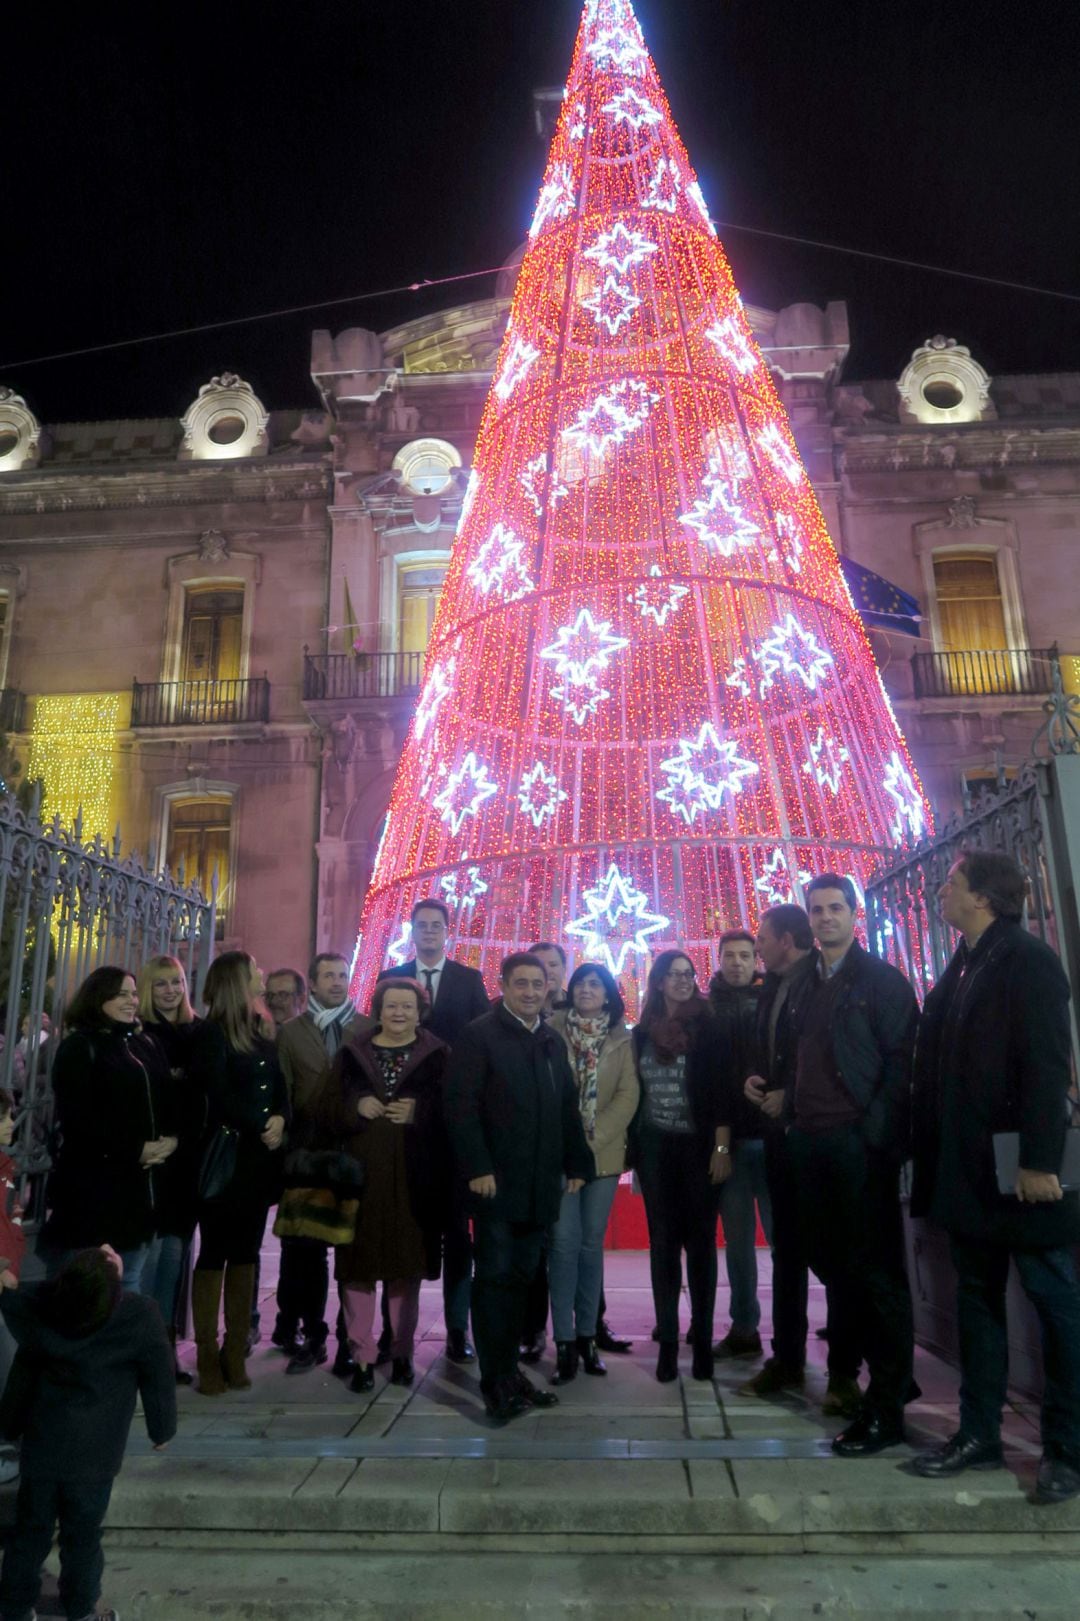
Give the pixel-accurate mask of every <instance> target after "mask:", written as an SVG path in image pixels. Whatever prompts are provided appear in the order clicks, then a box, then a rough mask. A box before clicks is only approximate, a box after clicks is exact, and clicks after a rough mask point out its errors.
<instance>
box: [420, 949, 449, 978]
mask: <svg viewBox="0 0 1080 1621" xmlns="http://www.w3.org/2000/svg"><path fill="white" fill-rule="evenodd" d="M445 967H446V954H445V952H444V953H443V955H442V956H441V957H440V958H439V960H438V962H436V963H432V965H431V967H430V968H429V967H428V966H427V964H426V963H422V962H421V961H420V958H419V957H417V959H416V972H417V973H418V974H441V973H442V971H443V969H444V968H445Z"/></svg>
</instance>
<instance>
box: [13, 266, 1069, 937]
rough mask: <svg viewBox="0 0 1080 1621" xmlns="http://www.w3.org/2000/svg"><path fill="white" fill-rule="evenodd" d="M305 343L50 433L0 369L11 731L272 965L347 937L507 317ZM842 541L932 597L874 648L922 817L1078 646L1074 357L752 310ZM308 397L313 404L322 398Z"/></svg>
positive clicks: (969, 772) (1006, 747)
mask: <svg viewBox="0 0 1080 1621" xmlns="http://www.w3.org/2000/svg"><path fill="white" fill-rule="evenodd" d="M515 270H516V259H515V260H512V261H511V262H510V264H508V266H507V269H506V271H505V272H504V274H503V277H502V278H501V280H500V283H499V285H498V287H497V289H496V296H495V297H493V298H491V299H489V300H486V301H483V302H479V303H473V304H468V305H464V306H460V307H458V308H455V309H451V310H447V311H445V312H442V313H440V314H438V315H434V316H425V317H423V318H421V319H419V320H415V321H412V322H409V323H407V324H405V325H403V326H400V327H398V328H395V329H394V330H393V331H390V332H386V333H382V334H374V333H371V332H366V331H363V330H359V329H353V330H349V331H346V332H343V333H340V334H339V335H338V336H336V337H333V336H331V334H330V333H329V332H316V333H315V334H314V336H313V340H312V354H311V379H312V383H313V385H314V389H315V391H316V396H317V398H318V404H317V405H316V406H314V407H313V408H312V409H310V410H293V411H274V410H269V411H268V410H267V409H266V408H265V407H264V406H263V405H262V404H261V402H260V401H259V400H258V398H257V396H256V395H255V393H254V392H253V390H252V388H251V387H250V386H249V385H248V384H247V383H245V382H243V381H242V380H241V379H239V378H236V377H233V376H229V375H225V376H221V377H217V378H214V379H212V380H211V381H210V382H209V383H208V384H207V385H206V386H205V387H204V388H203V389H202V390H200V393H199V396H198V398H197V399H196V400H195V401H193V402H192V403H191V405H190V406H189V407H188V409H187V410H186V411H185V413H184V414H183V416H182V417H178V418H164V419H160V420H153V421H121V422H107V423H104V422H103V423H80V424H56V425H51V426H49V425H43V424H42V423H40V422H39V420H38V418H37V416H36V415H35V414H34V411H33V410H32V409H31V406H30V405H29V404H27V403H26V401H24V400H23V399H22V398H21V396H19V395H17V394H15V393H13V392H11V391H10V390H0V685H2V687H3V696H2V699H0V728H2V729H3V730H4V732H5V734H6V735H7V736H8V737H9V739H11V740H13V741H14V743H15V745H16V747H17V750H18V753H19V755H20V757H21V758H22V759H23V761H24V763H26V764H27V765H28V767H29V769H30V770H31V771H33V772H35V774H40V775H42V776H43V777H44V778H45V782H46V789H47V795H48V804H49V807H50V808H52V809H54V810H56V811H58V812H59V813H60V814H61V815H62V816H64V817H65V818H70V817H71V816H73V814H74V812H75V809H76V808H77V806H78V805H79V804H80V803H81V804H82V805H83V806H84V810H85V814H86V817H87V820H88V822H89V823H90V824H91V830H92V831H93V830H97V829H100V831H102V832H103V833H105V832H108V831H109V830H110V829H111V828H112V827H113V826H114V825H115V824H116V823H117V822H119V823H120V825H121V827H122V829H123V838H124V844H125V847H127V848H131V847H137V848H139V849H140V850H142V851H144V852H149V853H150V854H151V856H152V857H153V859H154V860H155V861H159V862H163V863H164V862H166V861H168V862H170V863H173V864H175V862H176V861H177V860H179V859H180V858H181V857H182V858H183V859H184V860H185V863H186V868H187V871H188V872H189V873H190V872H191V871H192V869H193V868H194V869H195V870H196V871H198V872H199V874H200V875H201V876H202V877H203V878H204V880H208V879H209V877H210V875H211V873H212V872H213V871H214V870H215V869H216V870H218V871H219V873H220V874H221V881H222V914H223V915H222V921H221V937H222V940H223V942H225V943H242V944H243V945H244V946H245V947H247V948H248V949H250V950H252V951H253V952H254V953H255V955H256V956H257V958H258V960H259V961H260V963H261V964H262V966H263V967H264V968H271V967H275V966H277V965H278V964H279V963H288V962H295V963H296V964H298V965H300V966H302V965H303V963H304V960H305V958H306V956H307V954H308V952H309V950H310V948H311V947H312V946H313V945H315V944H318V946H319V947H320V948H321V947H323V946H325V945H327V944H328V943H330V942H333V943H335V944H336V945H337V946H338V947H339V948H340V949H344V950H346V951H348V950H349V949H350V946H351V942H352V939H353V937H354V932H355V927H356V922H357V918H358V915H359V908H360V904H361V901H362V899H363V894H364V889H365V886H366V884H367V881H368V877H369V875H370V872H371V868H372V865H373V862H374V856H375V851H376V849H377V845H378V839H379V835H380V832H381V828H382V823H383V820H384V817H385V813H386V806H387V803H388V800H389V796H390V788H391V785H392V781H393V775H394V769H395V765H396V762H397V758H398V754H399V752H400V748H401V744H402V741H403V738H404V735H405V731H406V729H407V727H408V724H409V718H410V715H411V711H412V706H413V703H414V701H415V697H416V693H417V689H418V687H419V683H420V674H421V666H422V661H423V651H424V647H425V644H426V639H427V635H428V632H429V630H430V626H431V622H432V618H433V615H434V609H435V605H436V603H437V600H438V595H439V590H440V585H441V580H442V576H443V573H444V571H445V568H446V563H447V558H448V554H449V549H450V545H451V542H452V539H453V534H454V530H455V527H456V525H457V521H458V517H459V514H460V510H461V502H462V498H463V495H464V491H465V485H466V480H467V477H468V470H469V465H470V461H471V451H472V446H473V443H474V440H475V436H476V432H477V429H478V427H479V421H480V414H481V411H482V409H483V404H484V399H485V396H486V393H487V390H488V387H489V384H490V380H491V372H492V367H493V364H494V359H495V355H496V353H497V350H498V347H499V343H500V341H501V337H502V333H503V330H504V327H505V322H506V318H507V314H508V310H509V296H510V292H511V289H512V281H513V275H514V272H515ZM748 313H749V314H750V317H751V320H752V321H753V324H754V327H755V330H756V332H757V334H758V338H759V341H760V342H761V344H762V347H763V350H764V352H765V355H766V359H767V361H768V363H769V365H770V367H771V369H772V371H773V374H774V376H775V377H776V379H777V382H778V385H779V387H780V391H781V394H782V396H783V398H784V401H785V404H786V406H787V408H788V410H789V412H790V414H791V418H792V422H793V425H794V427H795V431H796V434H797V437H798V439H799V442H800V446H801V448H802V451H803V455H804V458H805V460H806V464H807V468H808V471H809V473H810V475H811V477H812V478H813V480H814V483H815V486H816V489H817V493H818V496H819V499H820V501H821V505H822V508H823V510H824V512H825V516H826V519H827V521H828V523H829V525H830V530H831V533H832V534H833V537H834V539H835V541H836V543H837V545H838V547H839V548H840V550H841V551H842V552H843V553H845V554H847V555H849V556H851V557H853V558H854V559H855V560H856V561H858V562H860V563H862V564H864V565H865V566H866V567H868V568H870V569H872V570H874V571H875V572H876V573H878V574H881V575H883V576H884V577H885V578H887V579H888V580H891V581H892V582H894V583H895V584H896V585H897V586H899V587H900V588H901V589H902V590H904V591H907V592H909V593H910V594H911V595H912V596H914V597H916V598H918V600H919V603H920V606H921V613H922V616H923V617H922V622H921V624H920V627H919V628H920V631H921V633H922V634H921V635H920V637H919V638H912V637H910V636H907V635H903V634H900V633H893V632H889V633H885V632H881V631H874V632H873V633H872V639H873V641H874V644H875V650H876V652H877V654H878V658H879V662H880V664H881V666H882V668H883V671H884V675H885V681H886V685H887V687H888V689H889V691H890V694H891V696H892V698H893V702H894V704H895V707H896V709H897V713H898V715H899V718H900V721H901V724H902V725H903V727H904V729H905V732H906V734H907V736H908V739H909V741H910V743H911V747H912V750H913V753H914V755H915V758H916V760H917V762H918V764H919V766H920V769H921V771H922V773H923V777H924V781H925V782H926V785H927V788H928V790H929V792H930V795H931V798H932V799H933V801H934V802H935V804H936V806H937V807H938V809H939V810H945V811H948V810H949V809H952V808H955V807H957V806H958V805H959V804H960V802H961V799H962V796H963V794H964V793H965V792H967V791H971V790H972V789H975V788H977V786H978V784H979V782H980V781H982V780H985V779H987V778H989V779H993V778H994V777H996V776H998V775H999V774H1001V773H1004V772H1008V771H1010V770H1013V769H1015V768H1016V767H1017V766H1018V765H1019V764H1020V763H1021V762H1022V761H1023V759H1024V758H1026V756H1027V755H1028V753H1029V750H1030V746H1031V740H1032V737H1033V735H1034V733H1035V732H1036V730H1037V728H1038V725H1039V723H1040V720H1041V718H1042V717H1041V713H1040V711H1041V705H1042V704H1043V702H1044V701H1045V698H1046V695H1047V693H1048V691H1049V689H1050V685H1051V679H1052V671H1053V668H1054V659H1055V649H1057V650H1060V653H1061V654H1063V655H1065V657H1064V658H1063V661H1062V668H1063V670H1064V673H1065V679H1066V682H1067V684H1068V685H1069V686H1071V687H1072V688H1074V689H1075V688H1076V687H1077V685H1078V683H1077V665H1076V661H1075V659H1074V658H1073V657H1072V655H1075V654H1077V653H1080V567H1078V566H1077V556H1078V549H1080V375H1075V374H1065V375H1053V376H1042V377H1003V378H993V379H991V378H989V377H988V376H987V374H986V373H985V371H984V370H983V369H982V367H981V366H980V365H979V364H978V361H977V358H973V357H972V356H970V355H969V354H968V353H967V351H966V350H964V349H962V348H959V347H958V346H956V345H955V344H952V343H950V342H949V341H947V340H946V339H943V338H933V339H930V340H929V341H928V342H927V343H925V344H923V345H922V346H920V348H918V349H916V350H915V351H914V353H913V355H912V359H911V361H910V363H909V365H908V366H907V367H906V368H905V370H904V372H903V374H902V376H901V377H900V378H896V379H883V380H874V381H869V382H865V383H850V382H846V381H844V380H843V371H844V366H845V362H846V359H847V354H848V346H849V344H848V324H847V311H846V308H845V306H844V305H843V304H840V303H837V304H830V305H829V306H828V308H827V309H825V310H820V309H817V308H815V307H814V306H811V305H805V304H801V305H795V306H793V307H791V308H789V309H786V310H782V311H779V312H770V311H766V310H758V309H751V310H749V311H748ZM316 396H313V397H316Z"/></svg>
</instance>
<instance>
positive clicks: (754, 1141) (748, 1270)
mask: <svg viewBox="0 0 1080 1621" xmlns="http://www.w3.org/2000/svg"><path fill="white" fill-rule="evenodd" d="M755 1205H756V1206H757V1209H758V1210H760V1212H761V1225H762V1228H763V1229H764V1232H765V1237H766V1239H767V1241H768V1242H769V1244H771V1243H772V1236H773V1234H772V1200H771V1199H770V1198H769V1186H768V1183H767V1181H766V1179H765V1144H764V1142H763V1141H762V1140H761V1138H760V1137H746V1138H744V1139H743V1140H742V1141H741V1142H736V1143H735V1145H734V1147H733V1148H732V1150H731V1175H730V1176H729V1177H728V1179H727V1181H726V1182H725V1183H724V1184H723V1186H722V1187H721V1189H720V1220H721V1221H722V1222H723V1224H724V1259H725V1261H726V1263H727V1275H728V1284H729V1286H730V1289H731V1326H732V1328H733V1329H734V1331H735V1332H736V1333H738V1334H756V1333H757V1329H758V1324H759V1323H760V1322H761V1306H760V1303H759V1302H758V1295H757V1249H756V1247H755V1239H756V1237H757V1218H756V1215H755V1212H754V1207H755Z"/></svg>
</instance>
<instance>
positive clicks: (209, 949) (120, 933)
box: [0, 798, 216, 1215]
mask: <svg viewBox="0 0 1080 1621" xmlns="http://www.w3.org/2000/svg"><path fill="white" fill-rule="evenodd" d="M214 889H215V893H214V894H213V895H211V897H210V898H209V899H207V897H206V896H205V895H203V894H202V893H201V891H200V890H199V889H198V888H197V887H196V886H195V885H194V884H185V882H184V874H183V871H182V870H181V871H180V872H179V873H178V874H177V875H176V877H175V878H174V877H172V876H171V875H170V874H169V873H167V872H148V871H147V870H146V868H145V867H143V865H142V863H141V862H140V860H139V858H138V857H137V856H129V857H127V858H124V857H122V855H121V850H120V835H119V832H118V833H117V835H116V837H115V838H114V840H113V841H112V842H111V844H110V843H106V842H105V841H104V840H103V839H102V838H101V836H100V834H96V835H95V836H94V837H93V838H91V839H84V838H83V832H82V825H81V816H80V817H76V819H75V823H74V826H73V827H71V828H70V829H69V828H66V827H63V826H62V825H61V823H60V820H59V818H54V819H53V820H52V821H51V822H48V823H43V822H42V821H41V819H40V814H39V804H38V801H37V799H36V798H35V800H34V801H33V802H32V803H31V805H30V807H29V808H28V809H24V808H22V807H20V805H19V804H18V803H17V801H16V800H15V799H14V798H0V1028H2V1031H3V1036H2V1040H3V1050H2V1053H0V1086H2V1087H3V1088H4V1089H5V1090H6V1091H7V1092H8V1093H10V1094H11V1095H12V1096H13V1097H14V1098H15V1101H16V1131H15V1142H14V1148H13V1155H14V1158H15V1162H16V1164H17V1166H18V1168H19V1172H20V1177H21V1181H22V1184H23V1189H24V1192H25V1191H26V1190H27V1189H29V1190H30V1192H31V1206H30V1213H31V1215H34V1214H36V1213H37V1211H36V1206H39V1205H40V1202H41V1195H42V1191H43V1190H42V1180H43V1179H42V1177H41V1175H40V1173H41V1172H43V1171H45V1170H47V1169H48V1166H49V1138H50V1132H51V1126H52V1088H51V1072H52V1061H53V1056H54V1054H55V1051H56V1047H57V1045H58V1042H59V1039H60V1036H61V1034H62V1026H63V1010H64V1008H65V1006H66V1005H67V1003H68V1002H69V1001H70V999H71V996H72V994H73V993H74V991H75V989H76V987H77V986H78V985H79V984H80V982H81V981H82V980H83V979H84V978H85V977H86V975H87V974H88V973H89V972H90V971H91V970H92V969H93V968H96V967H99V966H100V965H101V964H103V963H115V964H116V965H117V966H118V967H122V968H128V969H130V970H131V971H132V972H133V973H134V972H136V971H137V970H138V968H139V967H140V966H141V965H142V963H143V962H145V960H146V959H147V958H148V957H152V956H155V955H157V954H159V953H168V954H169V955H171V956H174V957H178V958H179V959H180V961H181V962H182V963H183V965H184V968H185V971H186V973H187V976H188V981H189V983H190V985H191V987H192V994H193V995H194V994H197V992H198V988H199V986H200V985H201V983H202V980H203V978H204V976H205V973H206V970H207V968H208V967H209V965H210V961H211V958H212V956H213V951H214V911H215V904H216V884H215V886H214Z"/></svg>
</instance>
